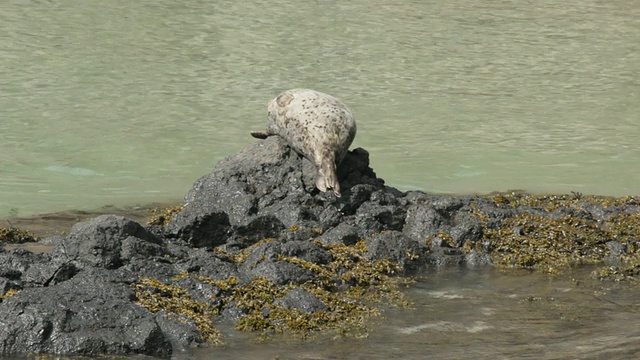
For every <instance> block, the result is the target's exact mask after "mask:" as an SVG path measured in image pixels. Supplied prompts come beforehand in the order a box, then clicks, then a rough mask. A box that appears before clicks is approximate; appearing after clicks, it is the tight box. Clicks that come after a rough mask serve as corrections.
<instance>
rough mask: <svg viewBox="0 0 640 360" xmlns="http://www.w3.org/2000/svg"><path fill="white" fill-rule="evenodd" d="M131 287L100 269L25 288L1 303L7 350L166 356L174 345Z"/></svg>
mask: <svg viewBox="0 0 640 360" xmlns="http://www.w3.org/2000/svg"><path fill="white" fill-rule="evenodd" d="M132 299H133V292H132V291H131V289H130V288H129V287H128V286H126V285H123V284H118V283H117V279H114V277H113V275H111V274H109V273H108V272H105V271H104V270H102V271H100V270H98V273H96V272H95V271H91V272H87V273H84V272H81V273H80V274H78V275H76V276H75V277H74V278H73V279H71V280H69V281H66V282H63V283H61V284H58V285H55V286H50V287H47V288H29V289H24V290H22V291H21V292H20V293H18V294H17V295H14V296H12V297H10V298H8V299H5V300H4V301H3V302H2V304H1V306H0V344H1V345H2V347H1V348H0V350H1V352H2V353H3V354H16V353H55V354H82V355H100V354H146V355H152V356H168V355H170V354H171V350H172V348H171V344H170V342H169V341H168V340H167V339H166V337H165V336H164V334H163V332H162V330H161V329H160V327H159V325H158V323H157V322H156V321H155V319H154V316H153V315H152V314H151V313H149V312H148V311H147V310H145V309H144V308H142V307H140V306H138V305H135V304H133V303H132V302H131V300H132Z"/></svg>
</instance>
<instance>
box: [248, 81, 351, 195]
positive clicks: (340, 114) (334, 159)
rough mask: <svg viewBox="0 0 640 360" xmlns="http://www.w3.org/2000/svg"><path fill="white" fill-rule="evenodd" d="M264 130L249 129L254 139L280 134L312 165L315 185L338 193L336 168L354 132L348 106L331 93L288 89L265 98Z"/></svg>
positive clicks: (345, 152) (338, 184) (322, 189)
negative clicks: (314, 170)
mask: <svg viewBox="0 0 640 360" xmlns="http://www.w3.org/2000/svg"><path fill="white" fill-rule="evenodd" d="M267 110H268V116H267V131H266V132H265V131H252V132H251V135H252V136H253V137H255V138H258V139H266V138H267V137H269V136H272V135H278V136H280V137H282V138H283V139H284V140H285V141H286V142H287V144H288V145H289V146H290V147H291V148H292V149H294V150H295V151H296V152H297V153H299V154H300V155H302V156H304V157H305V158H307V159H308V160H309V161H311V162H312V163H313V164H314V165H315V167H316V171H317V174H316V187H317V188H318V189H319V190H320V191H327V190H329V189H331V190H333V193H334V194H336V196H338V197H340V183H339V181H338V175H337V172H336V170H337V168H338V165H340V163H341V162H342V159H344V157H345V155H346V154H347V150H349V146H350V145H351V143H352V142H353V139H354V138H355V136H356V121H355V119H354V117H353V114H352V113H351V110H349V108H348V107H347V106H346V105H345V104H344V103H343V102H342V101H340V100H338V99H336V98H335V97H333V96H331V95H328V94H324V93H321V92H319V91H314V90H309V89H292V90H287V91H285V92H283V93H282V94H280V95H278V96H277V97H276V98H275V99H273V100H271V101H270V102H269V106H268V108H267Z"/></svg>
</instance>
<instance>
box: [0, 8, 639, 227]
mask: <svg viewBox="0 0 640 360" xmlns="http://www.w3.org/2000/svg"><path fill="white" fill-rule="evenodd" d="M0 16H1V17H2V21H0V32H1V33H2V34H3V36H2V37H0V47H1V48H2V49H3V50H4V51H3V52H2V54H1V55H0V78H2V79H3V81H2V83H0V109H2V121H0V218H2V217H5V216H7V213H8V212H9V211H10V210H11V209H17V210H18V211H19V214H18V215H19V216H22V215H24V216H26V215H29V214H31V213H34V212H40V213H42V212H50V211H56V210H63V209H70V208H71V209H87V208H96V207H99V206H102V205H107V204H113V205H126V204H131V203H136V202H137V203H146V202H151V201H176V200H178V199H179V198H181V197H182V196H183V194H184V193H185V192H186V191H187V190H188V188H189V187H190V185H191V184H192V183H193V182H194V181H195V180H196V179H197V178H198V177H199V176H201V175H203V174H205V173H207V172H208V171H209V170H210V169H211V167H212V166H213V165H214V164H215V163H216V162H217V161H218V160H220V159H221V158H223V157H224V156H227V155H229V154H230V153H232V152H236V151H238V150H239V149H240V148H242V147H243V146H245V145H247V144H249V143H251V142H252V141H254V140H252V139H251V138H250V136H249V135H248V130H249V129H256V128H257V129H260V128H263V126H264V122H265V113H266V102H267V101H268V100H269V99H271V98H273V97H274V96H275V95H276V94H278V93H279V92H281V91H282V90H284V89H288V88H295V87H310V88H315V89H317V90H320V91H323V92H327V93H330V94H333V95H335V96H337V97H339V98H341V99H342V100H344V102H345V103H346V104H348V105H349V107H350V108H351V109H352V110H353V112H354V114H355V115H356V118H357V120H358V127H359V134H358V137H357V138H356V139H355V143H354V145H355V146H361V147H364V148H366V149H368V150H369V151H370V152H371V159H372V165H373V168H374V169H375V170H376V172H377V174H378V175H379V176H380V177H382V178H384V179H385V180H386V181H387V183H388V184H390V185H392V186H397V187H399V188H401V189H413V188H419V189H423V190H425V191H438V192H489V191H494V190H507V189H513V188H518V189H526V190H530V191H553V192H569V191H571V190H573V191H580V192H582V193H585V194H588V193H598V194H612V195H626V194H634V193H638V192H640V188H639V187H638V186H639V185H638V182H637V178H638V175H639V173H638V171H639V170H638V167H637V159H638V158H639V157H640V148H639V147H638V145H637V139H638V137H639V136H640V127H638V126H637V114H638V113H640V98H639V96H640V95H639V94H640V92H639V89H640V83H639V82H638V76H637V74H638V73H640V23H639V21H640V20H639V19H640V7H638V6H636V2H635V1H634V0H614V1H605V2H603V1H598V0H587V1H585V0H542V1H535V2H523V1H515V0H513V1H510V0H509V1H503V2H499V3H495V2H491V1H488V2H469V1H463V0H454V1H439V0H430V1H403V2H394V1H382V0H374V1H371V0H366V1H349V2H344V1H331V0H319V1H310V2H308V3H305V5H304V6H301V5H300V4H299V3H297V2H282V1H273V2H270V3H269V5H266V4H265V3H264V2H256V1H214V2H212V1H207V0H191V1H182V2H175V1H156V0H154V1H150V0H140V1H134V2H132V1H128V0H114V1H108V2H105V1H96V0H86V1H81V2H77V3H74V4H73V6H70V5H69V4H67V3H66V2H62V1H31V0H27V1H17V0H8V1H4V2H3V8H2V15H0ZM50 169H67V170H71V172H69V171H50ZM73 169H86V170H90V171H91V172H92V173H95V174H102V175H103V176H77V174H75V172H77V171H76V170H73ZM84 172H86V171H84V170H83V172H82V173H84ZM605 174H606V176H605ZM610 174H615V176H609V175H610Z"/></svg>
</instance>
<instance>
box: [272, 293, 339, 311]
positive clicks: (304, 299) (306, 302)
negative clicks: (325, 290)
mask: <svg viewBox="0 0 640 360" xmlns="http://www.w3.org/2000/svg"><path fill="white" fill-rule="evenodd" d="M273 303H274V304H275V305H280V306H282V307H283V308H285V309H298V310H302V311H304V312H308V313H315V312H317V311H327V310H328V309H329V308H328V307H327V305H326V304H325V303H323V302H322V301H321V300H320V299H318V298H317V297H316V296H315V295H313V294H312V293H310V292H308V291H307V290H304V289H302V288H293V289H291V290H289V291H287V293H286V294H285V296H284V297H282V298H279V299H276V300H275V301H274V302H273Z"/></svg>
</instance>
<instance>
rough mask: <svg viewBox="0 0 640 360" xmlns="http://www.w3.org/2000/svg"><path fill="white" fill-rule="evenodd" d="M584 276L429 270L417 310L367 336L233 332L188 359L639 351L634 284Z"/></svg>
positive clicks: (571, 355) (575, 355)
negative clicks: (292, 338)
mask: <svg viewBox="0 0 640 360" xmlns="http://www.w3.org/2000/svg"><path fill="white" fill-rule="evenodd" d="M587 274H588V269H587V270H585V269H583V270H578V271H575V272H573V273H572V274H570V275H567V276H563V277H559V278H549V277H547V276H546V275H540V274H528V273H527V274H521V275H520V276H519V275H514V274H502V273H500V272H498V271H496V270H491V269H490V270H486V271H479V270H473V271H466V270H461V269H455V270H448V271H444V272H440V273H434V274H428V275H427V276H425V277H424V279H423V280H421V281H420V282H418V283H417V284H415V285H414V286H413V287H412V288H411V289H410V290H409V292H408V295H409V298H410V299H411V300H412V301H413V302H414V305H413V306H414V309H412V310H391V311H389V312H387V313H386V314H385V319H383V320H382V321H379V322H378V325H377V326H376V327H375V328H374V330H373V331H372V332H371V334H370V336H369V337H368V338H366V339H337V340H336V339H318V340H314V341H307V342H297V343H296V342H287V341H286V340H285V341H283V340H282V339H279V340H280V341H273V342H268V343H255V342H253V343H252V342H251V337H250V336H247V335H243V334H237V335H235V337H234V336H232V337H231V338H230V339H228V340H229V344H228V345H225V346H223V347H211V348H207V349H199V350H197V351H196V352H195V355H194V356H193V355H192V357H191V358H195V359H198V360H208V359H282V360H284V359H334V360H337V359H392V358H394V359H637V358H638V357H639V356H640V303H639V302H638V299H639V298H640V289H638V288H637V287H633V286H627V285H624V284H611V283H599V282H597V281H594V280H589V279H588V277H587Z"/></svg>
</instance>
